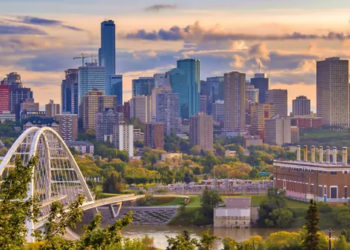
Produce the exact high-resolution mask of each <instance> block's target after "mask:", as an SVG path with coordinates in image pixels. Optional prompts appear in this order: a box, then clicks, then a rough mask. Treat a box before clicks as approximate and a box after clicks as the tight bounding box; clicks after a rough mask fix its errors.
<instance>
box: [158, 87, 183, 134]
mask: <svg viewBox="0 0 350 250" xmlns="http://www.w3.org/2000/svg"><path fill="white" fill-rule="evenodd" d="M156 102H157V105H156V107H157V111H156V121H157V123H163V124H164V126H165V133H166V134H167V135H170V134H176V132H177V129H178V119H179V111H178V108H179V94H177V93H160V94H157V98H156Z"/></svg>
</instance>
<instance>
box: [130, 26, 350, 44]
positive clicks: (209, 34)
mask: <svg viewBox="0 0 350 250" xmlns="http://www.w3.org/2000/svg"><path fill="white" fill-rule="evenodd" d="M125 38H126V39H134V40H151V41H158V40H161V41H181V40H183V41H185V42H195V43H196V44H199V43H203V44H205V43H218V42H222V41H226V42H227V41H242V40H245V41H283V40H348V39H350V35H349V34H344V33H342V32H329V33H328V34H323V35H319V34H303V33H300V32H292V33H289V34H270V35H258V34H245V33H232V32H227V31H225V30H224V29H222V28H221V26H220V25H215V26H214V27H212V28H205V27H203V26H201V25H200V23H199V22H198V21H197V22H195V23H194V24H191V25H188V26H186V27H184V28H181V27H179V26H173V27H171V28H170V29H159V30H153V31H146V30H144V29H141V30H138V31H136V32H132V33H128V34H126V35H125Z"/></svg>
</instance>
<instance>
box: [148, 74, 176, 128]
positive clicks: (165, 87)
mask: <svg viewBox="0 0 350 250" xmlns="http://www.w3.org/2000/svg"><path fill="white" fill-rule="evenodd" d="M154 76H155V77H156V75H154ZM157 78H158V80H157V81H158V83H157V84H158V85H156V87H155V88H154V89H153V90H152V120H153V121H155V120H156V119H157V107H156V104H157V94H160V93H172V88H171V83H170V74H169V72H167V73H166V74H158V76H157ZM155 79H156V78H155Z"/></svg>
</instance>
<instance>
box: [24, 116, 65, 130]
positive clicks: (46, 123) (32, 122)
mask: <svg viewBox="0 0 350 250" xmlns="http://www.w3.org/2000/svg"><path fill="white" fill-rule="evenodd" d="M59 126H60V125H59V121H56V120H54V118H52V117H51V118H41V117H31V118H29V119H28V120H26V121H25V122H24V123H23V130H26V129H28V128H31V127H38V128H44V127H50V128H52V129H53V130H55V131H56V132H57V133H59Z"/></svg>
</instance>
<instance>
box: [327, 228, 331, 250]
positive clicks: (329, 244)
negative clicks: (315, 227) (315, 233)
mask: <svg viewBox="0 0 350 250" xmlns="http://www.w3.org/2000/svg"><path fill="white" fill-rule="evenodd" d="M328 238H329V239H328V249H329V250H332V229H329V230H328Z"/></svg>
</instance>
